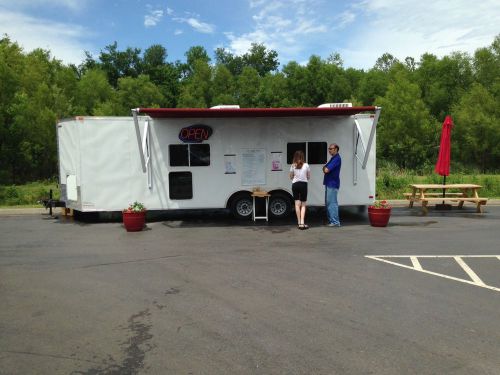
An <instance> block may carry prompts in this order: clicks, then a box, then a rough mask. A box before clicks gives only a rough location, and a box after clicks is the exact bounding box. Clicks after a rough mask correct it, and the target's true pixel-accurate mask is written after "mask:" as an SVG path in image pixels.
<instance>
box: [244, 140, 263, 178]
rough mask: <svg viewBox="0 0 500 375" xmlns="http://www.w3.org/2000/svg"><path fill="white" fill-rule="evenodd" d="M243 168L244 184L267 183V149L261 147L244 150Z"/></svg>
mask: <svg viewBox="0 0 500 375" xmlns="http://www.w3.org/2000/svg"><path fill="white" fill-rule="evenodd" d="M241 169H242V171H241V184H242V185H244V186H249V185H250V186H251V185H265V184H266V150H264V149H261V148H257V149H244V150H242V153H241Z"/></svg>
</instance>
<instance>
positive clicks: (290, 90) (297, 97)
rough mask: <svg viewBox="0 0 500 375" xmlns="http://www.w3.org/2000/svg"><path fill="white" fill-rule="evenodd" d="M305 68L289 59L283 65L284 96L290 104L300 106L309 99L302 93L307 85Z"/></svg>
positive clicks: (308, 101)
mask: <svg viewBox="0 0 500 375" xmlns="http://www.w3.org/2000/svg"><path fill="white" fill-rule="evenodd" d="M306 72H307V71H306V68H305V67H303V66H301V65H299V64H298V63H297V62H296V61H290V62H289V63H288V64H286V65H285V66H284V67H283V74H284V75H285V78H286V83H287V94H286V97H287V98H288V100H289V101H290V104H291V106H294V107H302V106H304V105H305V103H310V102H311V100H310V99H309V98H308V97H307V95H306V94H304V87H305V86H306V85H307V73H306Z"/></svg>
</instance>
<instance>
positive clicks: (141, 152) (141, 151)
mask: <svg viewBox="0 0 500 375" xmlns="http://www.w3.org/2000/svg"><path fill="white" fill-rule="evenodd" d="M138 111H139V108H136V109H132V117H133V118H134V125H135V135H136V138H137V145H138V146H139V155H140V157H141V165H142V171H143V172H144V173H146V171H147V166H146V158H145V157H144V148H143V142H142V141H141V130H140V129H139V118H138V117H137V113H138Z"/></svg>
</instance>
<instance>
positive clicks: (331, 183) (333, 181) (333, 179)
mask: <svg viewBox="0 0 500 375" xmlns="http://www.w3.org/2000/svg"><path fill="white" fill-rule="evenodd" d="M341 165H342V159H341V158H340V155H339V154H337V155H335V156H332V158H331V159H330V161H329V162H328V163H326V165H325V167H327V168H328V170H329V171H330V172H328V173H325V175H324V177H323V185H325V186H326V187H329V188H335V189H340V167H341Z"/></svg>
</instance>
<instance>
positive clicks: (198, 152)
mask: <svg viewBox="0 0 500 375" xmlns="http://www.w3.org/2000/svg"><path fill="white" fill-rule="evenodd" d="M168 150H169V160H170V166H171V167H206V166H209V165H210V145H209V144H206V143H204V144H183V145H169V146H168Z"/></svg>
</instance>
